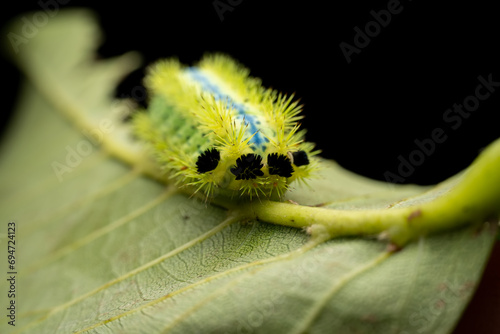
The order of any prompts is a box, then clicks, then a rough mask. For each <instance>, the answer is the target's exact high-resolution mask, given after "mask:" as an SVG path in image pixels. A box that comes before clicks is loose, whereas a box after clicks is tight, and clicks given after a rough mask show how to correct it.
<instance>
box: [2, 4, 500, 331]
mask: <svg viewBox="0 0 500 334" xmlns="http://www.w3.org/2000/svg"><path fill="white" fill-rule="evenodd" d="M213 3H214V1H213V0H208V1H198V2H194V1H180V0H179V1H175V2H173V1H163V2H158V3H153V2H147V1H135V2H131V3H129V4H124V3H123V2H120V3H118V4H117V5H115V6H112V5H110V4H107V5H102V4H98V3H97V2H92V1H90V2H89V1H76V0H75V1H69V2H68V3H67V4H66V5H61V6H60V9H62V8H65V7H78V6H86V7H90V8H93V9H95V10H96V12H97V13H98V15H99V17H100V20H101V25H102V27H103V30H104V32H105V35H106V37H107V39H106V40H105V42H104V44H103V46H102V47H101V49H100V50H98V52H99V54H100V55H101V57H110V56H114V55H119V54H122V53H123V52H126V51H130V50H137V51H139V52H141V53H142V54H143V56H144V63H145V64H147V63H150V62H152V61H154V60H156V59H159V58H164V57H170V56H177V57H178V58H180V60H181V61H182V62H184V63H188V64H189V63H193V62H195V61H197V60H198V59H199V58H200V57H201V56H202V54H203V53H205V52H207V51H221V52H225V53H227V54H230V55H232V56H233V57H235V58H236V59H238V60H239V61H241V62H242V63H243V64H245V65H246V66H247V67H249V68H250V69H251V71H252V75H254V76H257V77H260V78H262V79H263V83H264V85H266V86H272V87H273V88H276V89H278V90H280V91H283V92H286V93H295V94H296V96H297V97H300V98H301V101H302V102H303V103H304V105H305V108H304V114H305V115H306V118H305V119H304V121H303V125H304V127H306V128H307V129H308V131H309V132H308V134H307V139H308V140H309V141H313V142H316V143H317V146H318V148H320V149H321V150H322V151H323V153H322V155H323V156H324V157H326V158H330V159H334V160H336V161H337V162H338V163H340V164H341V165H342V166H344V167H345V168H347V169H349V170H351V171H354V172H356V173H359V174H362V175H365V176H368V177H370V178H374V179H379V180H385V178H384V173H385V172H386V171H391V172H393V173H395V174H397V173H398V171H397V169H398V165H399V163H400V162H399V160H398V156H400V155H401V156H403V157H406V158H408V156H409V155H410V154H411V153H412V152H414V151H415V149H417V147H416V145H415V143H414V141H415V140H416V139H418V140H423V139H425V138H430V134H431V132H432V130H433V129H435V128H443V129H444V130H445V131H446V134H447V136H448V138H447V140H446V141H445V142H444V143H441V144H438V145H437V146H436V149H435V152H434V153H433V154H432V155H430V156H429V157H426V158H425V161H424V163H423V164H422V165H420V166H418V167H417V168H415V170H414V172H413V173H411V175H410V176H408V177H405V180H404V183H418V184H433V183H436V182H439V181H441V180H443V179H446V178H448V177H450V176H451V175H453V174H455V173H457V172H459V171H460V170H462V169H464V168H466V167H467V166H468V165H469V164H470V163H471V161H472V160H473V159H474V158H475V157H476V156H477V154H478V153H479V151H480V150H481V149H482V148H483V147H485V146H486V145H487V144H489V143H490V142H492V141H493V140H494V139H496V138H498V137H500V128H499V123H498V121H497V117H496V116H497V114H498V106H499V104H500V103H499V101H500V87H499V88H498V91H496V92H495V93H493V94H492V95H491V96H490V97H489V98H488V99H487V100H485V101H483V102H481V103H480V106H479V108H478V109H477V110H476V111H475V112H474V113H472V115H471V116H470V117H469V118H468V119H466V120H464V121H463V123H462V125H461V126H460V127H459V128H457V129H456V130H453V129H451V128H450V127H449V124H447V123H446V122H444V120H443V115H444V113H445V111H446V110H447V109H448V108H451V107H452V106H453V104H455V103H457V104H459V103H462V102H463V101H464V99H465V98H466V97H467V96H469V95H472V94H474V91H475V88H476V86H477V85H478V83H479V82H478V79H477V77H478V76H479V75H482V76H483V77H485V78H486V77H487V76H488V75H489V74H491V75H492V78H493V81H497V82H499V81H500V67H499V66H498V63H499V61H500V57H499V56H500V51H498V49H499V44H500V38H499V33H500V29H499V22H500V20H499V19H498V10H496V8H494V7H493V4H494V2H490V4H487V5H485V4H482V3H481V2H472V1H467V2H447V3H446V2H439V5H437V4H436V2H431V1H410V0H406V1H401V3H400V6H402V8H403V9H402V10H401V12H400V13H399V14H396V15H392V18H391V22H390V23H389V24H388V25H387V26H386V27H384V28H382V29H381V31H380V33H378V35H377V36H374V37H372V38H371V41H370V43H369V44H368V46H366V47H365V48H363V49H362V50H361V52H360V53H359V54H353V55H352V61H351V63H350V64H348V63H347V61H346V59H345V57H344V55H343V54H342V51H341V49H340V47H339V44H340V43H341V42H346V43H349V44H351V45H352V44H353V39H354V35H355V31H354V28H355V27H356V26H357V27H359V28H360V29H362V30H364V27H365V25H366V23H368V22H370V21H373V20H374V19H373V17H372V15H371V14H370V11H372V10H374V11H376V12H378V11H380V10H382V9H386V8H387V6H388V4H389V3H390V1H387V0H384V1H369V2H366V3H360V2H356V1H335V2H328V3H327V2H323V3H320V2H317V1H316V2H309V3H306V2H304V1H301V2H290V1H280V2H276V1H274V2H273V3H270V2H269V1H267V2H266V1H249V0H243V1H237V0H232V1H220V3H226V4H227V3H232V4H233V6H232V11H226V12H224V13H223V18H224V19H223V20H221V19H220V17H219V15H218V14H217V12H216V10H215V8H214V5H213ZM9 6H10V9H8V10H6V9H5V8H4V9H3V10H2V13H1V14H0V15H2V17H1V21H0V22H1V23H4V22H5V21H6V20H7V19H8V18H12V17H14V16H16V15H18V14H22V13H24V12H25V11H27V10H39V9H40V5H39V4H38V2H37V1H35V0H33V1H24V4H23V5H19V4H16V3H14V2H9ZM22 15H26V14H22ZM27 17H30V16H29V15H27ZM49 24H50V22H49ZM2 25H3V24H2ZM5 37H6V36H5V35H4V36H2V39H5ZM1 62H2V63H1V66H2V72H1V73H2V90H1V92H2V97H3V100H4V101H3V102H4V105H7V107H4V108H2V112H1V113H2V128H4V124H5V121H6V120H7V119H8V116H9V111H10V110H11V109H12V108H11V106H12V104H13V103H14V101H15V96H16V92H17V90H18V83H19V73H18V72H17V71H16V70H15V69H14V68H13V67H12V66H10V65H9V64H8V62H7V61H6V60H5V59H3V58H2V59H1ZM140 81H141V71H138V72H136V73H134V74H133V75H131V76H130V77H129V78H128V79H127V80H125V81H124V83H123V84H122V85H121V86H120V87H119V90H118V92H117V94H118V96H121V95H130V94H131V91H132V89H133V87H135V86H137V85H138V84H140ZM498 250H499V249H498V247H497V248H496V254H497V255H496V257H494V258H492V260H491V261H490V266H489V269H488V270H489V271H487V273H486V275H485V279H484V280H483V283H482V285H481V286H480V288H479V290H478V293H477V294H476V295H475V297H474V300H473V302H472V303H471V305H470V306H469V308H468V310H467V313H466V315H467V316H466V317H464V318H463V319H462V322H461V324H460V326H459V330H458V332H460V333H466V332H469V331H470V330H474V329H475V330H479V329H481V331H482V332H485V333H487V332H491V331H488V328H489V329H491V328H497V329H498V326H500V324H499V323H498V322H499V321H498V320H495V319H498V317H496V316H495V312H498V309H499V302H498V299H499V293H498V291H499V289H498V275H499V272H498V265H499V261H498V260H499V256H498V255H499V254H500V253H499V252H498ZM495 259H496V260H495ZM494 261H496V262H494ZM495 284H496V285H495ZM492 289H496V290H492ZM495 294H496V295H495ZM495 321H496V323H495ZM482 325H486V326H488V325H489V327H484V328H481V327H480V326H482ZM458 332H457V333H458Z"/></svg>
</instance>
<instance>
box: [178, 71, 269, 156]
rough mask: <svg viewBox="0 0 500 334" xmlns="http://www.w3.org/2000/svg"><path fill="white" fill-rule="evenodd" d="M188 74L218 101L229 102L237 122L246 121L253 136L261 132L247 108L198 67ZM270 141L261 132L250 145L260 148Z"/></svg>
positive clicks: (253, 138)
mask: <svg viewBox="0 0 500 334" xmlns="http://www.w3.org/2000/svg"><path fill="white" fill-rule="evenodd" d="M186 72H187V73H188V74H189V76H190V77H191V78H192V79H194V80H195V81H196V82H197V83H199V84H200V86H201V88H202V89H203V90H204V91H206V92H208V93H210V94H212V95H213V96H214V97H215V99H216V100H217V101H220V100H227V101H228V103H230V104H231V106H232V107H233V109H234V110H235V111H236V114H237V117H236V119H237V120H244V121H245V124H246V125H248V127H249V130H250V132H251V133H252V134H253V133H255V132H257V131H258V130H259V127H258V126H257V125H258V124H257V119H256V117H255V116H253V115H251V114H248V113H247V111H246V108H245V106H244V105H243V104H241V103H238V102H235V101H234V100H233V99H232V98H231V97H230V96H229V95H226V94H224V93H223V92H222V91H221V89H220V87H219V86H217V85H216V84H214V83H213V82H211V81H210V79H209V78H207V76H206V75H205V74H203V72H201V70H200V69H199V68H197V67H188V68H187V69H186ZM268 141H269V140H268V139H267V138H266V137H265V136H264V135H263V134H262V133H261V132H260V131H259V132H257V133H256V134H255V136H253V137H252V139H250V143H251V144H254V145H256V146H258V147H262V146H264V145H265V143H267V142H268Z"/></svg>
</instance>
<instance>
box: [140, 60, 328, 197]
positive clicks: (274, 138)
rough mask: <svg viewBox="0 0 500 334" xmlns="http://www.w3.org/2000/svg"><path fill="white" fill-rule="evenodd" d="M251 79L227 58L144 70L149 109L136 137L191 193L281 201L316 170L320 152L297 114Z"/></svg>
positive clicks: (287, 99)
mask: <svg viewBox="0 0 500 334" xmlns="http://www.w3.org/2000/svg"><path fill="white" fill-rule="evenodd" d="M249 73H250V71H249V70H248V69H247V68H245V67H244V66H243V65H241V64H240V63H239V62H237V61H235V60H233V59H232V58H231V57H229V56H227V55H224V54H208V55H205V56H204V57H203V58H202V59H201V60H200V61H199V62H198V63H197V64H196V65H194V66H186V65H183V64H181V63H180V62H179V60H178V59H176V58H172V59H164V60H159V61H157V62H156V63H153V64H152V65H150V66H149V67H148V69H147V73H146V76H145V78H144V85H145V87H146V89H147V92H148V96H149V101H148V107H147V109H146V110H142V111H141V112H138V113H136V114H135V116H134V118H133V125H134V129H135V134H136V135H137V137H138V138H140V139H141V140H142V141H144V142H145V143H146V144H147V146H148V147H149V149H150V151H151V152H152V154H153V156H154V158H155V160H156V161H157V163H158V164H159V166H161V167H162V169H164V170H165V172H166V173H168V175H169V176H170V177H171V178H174V179H175V180H176V181H177V183H178V184H179V185H181V186H190V187H192V189H193V193H197V192H200V191H201V192H203V193H204V194H205V195H206V196H207V198H209V197H212V196H216V195H218V194H223V195H229V196H234V195H235V194H237V195H239V196H243V197H249V198H250V199H251V198H253V197H259V196H264V197H266V198H276V197H277V198H282V196H283V194H284V193H285V192H286V191H287V190H288V189H290V184H291V183H292V182H294V181H303V182H305V181H306V179H307V178H309V177H310V176H311V175H313V174H314V173H315V170H316V169H317V160H316V157H315V156H316V154H317V153H318V151H314V144H312V143H309V142H306V141H304V134H305V131H304V130H300V129H299V128H300V124H299V120H300V119H302V117H303V116H302V115H300V113H301V110H302V106H301V105H299V104H298V101H295V100H294V98H293V95H291V96H286V95H284V94H281V93H279V92H277V91H276V90H274V89H269V88H264V87H263V86H262V84H261V80H260V79H258V78H254V77H252V76H250V74H249Z"/></svg>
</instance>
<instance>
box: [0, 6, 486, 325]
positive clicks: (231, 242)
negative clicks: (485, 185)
mask: <svg viewBox="0 0 500 334" xmlns="http://www.w3.org/2000/svg"><path fill="white" fill-rule="evenodd" d="M10 29H11V31H20V30H19V29H21V27H20V26H19V25H18V26H12V27H11V28H10ZM16 29H17V30H16ZM100 39H101V37H100V34H99V29H98V27H97V24H96V22H95V19H94V17H93V15H92V14H91V13H89V12H86V11H81V10H73V11H64V12H63V11H61V13H60V14H58V15H57V16H56V17H54V18H52V19H51V21H50V23H49V24H48V25H47V26H45V27H44V28H43V29H40V31H39V33H38V35H37V36H36V37H35V38H32V39H30V40H29V43H28V44H26V45H23V47H22V48H21V49H20V51H19V53H18V54H16V55H14V59H15V60H16V62H17V63H18V64H19V66H20V68H21V69H22V70H23V71H24V73H25V74H26V76H27V78H28V80H27V81H26V83H25V84H24V86H23V88H22V92H21V94H20V97H19V103H18V106H17V111H16V117H15V119H14V121H13V122H12V124H11V125H10V127H9V133H8V135H7V136H6V137H5V140H4V142H3V143H2V147H1V152H0V170H1V175H0V182H1V184H2V187H1V188H0V191H1V192H2V195H1V196H2V202H1V204H0V215H1V219H2V221H3V222H4V225H3V226H6V222H9V221H13V222H15V223H16V236H15V237H16V259H17V262H16V266H17V267H16V270H17V272H18V275H17V280H16V291H17V292H18V293H17V294H16V297H15V302H16V306H17V308H16V311H17V313H16V316H17V317H16V326H15V327H12V326H10V325H8V324H7V321H6V320H5V319H4V320H3V321H2V323H0V332H2V333H10V332H19V333H37V334H38V333H71V332H88V333H164V332H165V333H166V332H168V333H200V332H203V333H212V332H213V333H224V332H228V333H233V332H257V333H270V332H281V333H304V332H307V333H337V332H339V333H360V332H361V333H365V332H370V333H448V332H450V331H451V330H452V329H453V327H454V325H455V323H456V322H457V321H458V319H459V317H460V315H461V313H462V311H463V310H464V308H465V306H466V305H467V302H468V301H469V300H470V297H471V296H472V294H473V292H474V289H475V287H476V286H477V284H478V281H479V280H480V277H481V273H482V270H483V267H484V264H485V261H486V260H487V258H488V255H489V253H490V251H491V248H492V245H493V243H494V241H495V230H494V228H492V227H491V226H486V225H485V226H479V227H478V226H470V227H465V228H462V229H459V230H454V231H450V232H446V233H441V234H437V235H432V236H426V237H421V238H420V239H419V240H418V241H415V242H413V243H410V244H409V245H407V246H405V247H404V248H403V249H402V250H400V251H399V252H389V251H388V250H387V245H386V244H385V243H384V242H380V241H378V240H376V239H375V238H357V237H352V238H338V239H333V240H330V241H327V242H324V243H321V244H319V245H316V244H312V243H311V242H310V241H309V237H308V236H307V235H306V234H305V233H304V231H302V230H300V229H295V228H291V227H286V226H278V225H272V224H266V223H265V222H259V221H248V220H246V219H242V218H241V217H238V216H235V215H231V214H229V213H228V211H227V210H225V209H223V208H220V207H218V206H215V205H212V204H207V203H204V202H202V201H199V200H197V199H195V198H190V197H188V196H186V195H185V194H182V193H180V192H178V191H177V190H176V189H175V187H173V186H172V185H165V184H164V183H162V182H159V181H158V180H154V179H151V178H149V177H146V176H144V175H142V174H141V173H140V172H139V171H140V170H139V169H138V168H140V167H141V165H142V161H144V160H146V159H147V158H145V157H144V153H143V152H142V151H141V147H140V146H139V145H138V144H137V143H136V142H134V140H133V139H132V138H131V136H130V128H129V125H128V124H127V123H123V122H122V121H121V118H122V116H123V115H124V113H126V112H127V111H128V110H130V108H132V106H131V105H130V104H129V102H128V101H116V100H115V99H114V98H113V91H114V88H115V87H116V85H117V83H118V82H119V80H120V78H122V77H123V76H124V75H126V73H128V72H130V71H131V70H133V69H134V68H135V67H136V66H137V65H138V57H137V55H136V54H134V53H130V54H126V55H124V56H122V57H118V58H114V59H105V60H96V59H95V57H94V51H95V49H96V48H97V46H98V41H99V40H100ZM110 152H113V153H114V154H111V153H110ZM61 168H62V169H61ZM65 168H66V169H65ZM456 179H457V178H452V179H450V180H448V181H446V182H444V183H443V184H441V185H439V186H438V187H436V188H432V189H431V188H429V187H419V186H413V185H408V186H388V185H386V184H384V183H381V182H377V181H373V180H369V179H366V178H363V177H361V176H358V175H355V174H353V173H350V172H348V171H346V170H344V169H342V168H341V167H340V166H338V165H337V164H336V163H335V162H332V161H322V170H321V173H320V176H319V177H318V178H317V179H315V180H312V181H311V182H310V185H311V187H310V188H307V187H305V188H301V187H298V186H297V187H296V188H295V189H294V190H293V191H292V192H291V193H290V194H289V195H288V196H289V199H291V200H293V201H295V202H298V203H300V204H301V205H319V204H321V205H322V206H325V207H329V208H336V209H344V210H362V209H374V208H386V207H390V206H405V205H409V204H411V203H415V202H419V201H422V202H423V201H430V200H432V199H433V198H434V197H435V196H436V195H437V194H439V193H441V192H444V191H446V189H449V187H451V186H452V185H453V184H454V183H455V182H456ZM0 233H3V234H2V239H1V243H2V249H5V248H6V243H7V240H8V239H7V234H6V227H4V230H3V231H1V232H0ZM5 256H6V255H5ZM2 262H3V263H4V264H5V261H2ZM4 268H5V269H4V272H7V271H8V269H7V268H6V267H4ZM8 289H9V285H8V282H7V281H6V280H2V281H1V283H0V291H2V294H1V298H2V302H1V305H8V303H9V302H10V299H8V298H7V294H6V293H4V292H5V291H8Z"/></svg>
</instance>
